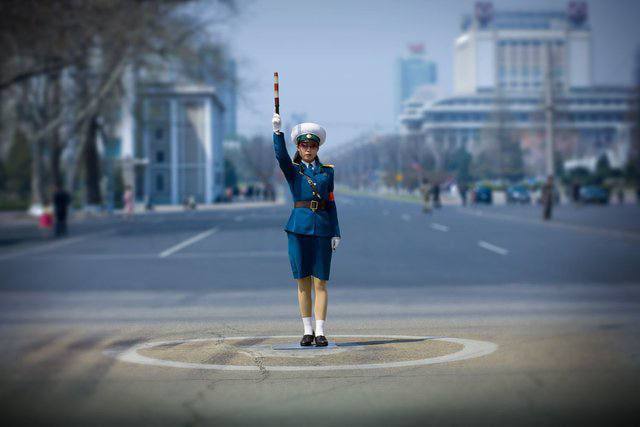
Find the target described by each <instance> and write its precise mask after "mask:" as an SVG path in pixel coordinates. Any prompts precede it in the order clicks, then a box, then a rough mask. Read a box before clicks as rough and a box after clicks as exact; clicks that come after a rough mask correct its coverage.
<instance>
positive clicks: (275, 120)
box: [271, 113, 282, 133]
mask: <svg viewBox="0 0 640 427" xmlns="http://www.w3.org/2000/svg"><path fill="white" fill-rule="evenodd" d="M271 123H272V124H273V131H274V132H275V133H278V132H280V125H281V124H282V120H280V114H277V113H276V114H274V115H273V119H271Z"/></svg>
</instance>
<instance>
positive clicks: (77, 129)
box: [0, 0, 235, 203]
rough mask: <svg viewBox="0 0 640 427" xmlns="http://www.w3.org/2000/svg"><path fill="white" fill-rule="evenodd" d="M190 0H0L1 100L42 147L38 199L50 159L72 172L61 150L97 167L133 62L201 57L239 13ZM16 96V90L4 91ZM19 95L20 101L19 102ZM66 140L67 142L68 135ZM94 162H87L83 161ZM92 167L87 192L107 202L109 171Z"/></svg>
mask: <svg viewBox="0 0 640 427" xmlns="http://www.w3.org/2000/svg"><path fill="white" fill-rule="evenodd" d="M198 3H199V2H197V1H189V0H158V1H131V0H92V1H81V0H47V1H44V0H40V1H38V0H4V1H3V2H0V49H2V53H3V54H2V55H0V91H2V92H3V97H2V98H0V102H5V100H7V99H9V100H11V101H13V102H14V103H15V104H16V108H17V110H18V114H17V117H18V120H17V123H16V124H15V126H16V127H17V128H19V129H20V131H21V133H22V134H23V135H24V138H25V139H26V141H27V143H28V144H29V145H31V151H32V168H31V170H32V176H31V183H32V191H31V196H32V200H33V201H34V202H38V201H39V200H40V199H41V198H42V193H43V186H44V184H43V180H44V177H45V173H44V172H45V171H44V168H45V162H43V156H45V153H46V155H49V156H50V161H49V162H48V164H49V167H50V169H51V176H52V179H53V181H54V182H59V181H61V180H62V171H61V170H60V168H59V167H60V155H61V153H62V151H63V150H65V149H69V150H68V152H69V153H71V154H72V158H71V160H70V163H71V165H72V167H71V168H70V170H68V171H67V177H66V178H67V182H68V183H73V181H74V178H75V171H76V170H82V169H85V170H89V169H94V168H97V167H98V165H97V161H96V159H97V156H95V155H93V154H92V153H93V152H95V151H96V150H95V148H96V147H95V146H93V145H95V143H96V136H97V134H98V131H99V129H100V127H102V126H106V127H108V126H109V123H106V122H107V120H106V118H107V117H109V116H112V117H114V116H116V115H115V114H112V113H113V109H114V108H117V105H118V102H119V100H120V99H121V97H122V96H123V94H124V87H123V86H124V85H123V83H122V79H123V75H124V73H125V70H127V69H129V68H131V67H133V68H136V67H140V66H143V65H144V64H145V63H148V62H153V63H158V62H165V63H170V62H176V61H177V62H179V61H184V60H185V58H188V59H189V60H193V61H196V60H197V59H198V55H197V52H198V49H199V47H200V46H202V45H204V44H207V43H208V44H209V45H211V41H210V40H211V39H210V37H209V35H210V34H209V32H208V31H207V30H206V26H207V25H209V24H211V23H215V22H220V21H221V20H224V18H225V13H226V12H235V5H234V2H233V1H232V0H221V1H216V2H210V3H207V5H206V8H200V9H199V10H195V9H194V8H195V7H196V6H197V5H198ZM4 95H7V96H4ZM17 99H19V101H18V102H15V100H17ZM63 141H64V142H63ZM79 162H80V163H82V162H84V166H85V167H84V168H81V167H76V166H77V163H79ZM92 174H93V173H89V174H87V175H86V176H87V178H88V179H89V181H88V182H87V195H88V196H89V199H90V200H89V201H90V202H91V203H94V202H99V201H100V198H101V197H100V193H99V187H98V186H97V185H96V184H95V183H96V181H98V182H99V179H97V180H96V179H94V178H95V177H92Z"/></svg>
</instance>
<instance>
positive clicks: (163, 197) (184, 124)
mask: <svg viewBox="0 0 640 427" xmlns="http://www.w3.org/2000/svg"><path fill="white" fill-rule="evenodd" d="M138 103H139V104H138V108H139V117H140V121H139V125H138V129H139V138H137V144H136V157H137V158H143V159H146V162H145V164H143V165H142V167H138V168H137V169H136V177H135V180H136V182H135V184H136V185H135V187H136V194H137V196H138V198H139V199H148V200H149V201H150V202H151V203H153V204H179V203H182V202H183V201H184V200H185V199H186V198H189V197H194V198H195V200H196V201H197V202H199V203H213V202H215V201H217V200H219V199H220V198H221V196H222V194H223V184H224V183H223V180H224V161H223V151H222V139H223V132H224V129H223V112H224V107H223V104H222V102H221V101H220V100H219V98H218V95H217V93H216V90H215V88H213V87H211V86H195V85H189V86H184V85H178V86H174V85H144V86H142V87H140V89H139V92H138Z"/></svg>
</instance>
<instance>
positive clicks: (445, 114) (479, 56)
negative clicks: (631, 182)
mask: <svg viewBox="0 0 640 427" xmlns="http://www.w3.org/2000/svg"><path fill="white" fill-rule="evenodd" d="M454 50H455V53H454V57H455V61H454V67H455V69H454V92H455V93H454V95H453V96H451V97H448V98H441V99H439V100H436V101H431V102H424V101H421V100H419V99H412V100H410V101H409V102H408V103H407V105H409V106H410V107H411V108H408V109H407V110H406V112H405V114H403V115H401V116H400V118H399V120H400V123H401V129H402V130H403V132H404V133H405V134H406V135H410V136H412V137H414V138H424V139H425V143H426V144H427V145H429V146H431V147H435V149H436V150H439V151H440V153H439V154H440V155H439V156H436V157H438V158H443V157H444V156H445V155H446V153H448V152H449V153H450V152H452V151H454V150H457V149H458V148H459V147H461V146H463V147H465V148H466V149H467V150H468V151H470V152H471V153H477V152H478V151H479V150H482V144H481V139H482V135H483V131H485V130H487V129H495V128H497V127H498V126H500V127H501V128H505V129H508V130H509V131H510V132H512V133H513V134H515V135H517V138H518V140H519V142H520V146H521V148H522V149H523V153H524V161H525V168H526V172H527V173H529V174H542V173H544V158H543V157H544V144H545V128H544V126H545V121H544V93H543V89H544V86H545V75H546V71H547V66H548V67H549V70H550V76H552V81H553V95H554V100H555V102H554V109H555V122H554V129H555V130H556V134H555V138H554V139H555V149H556V150H557V151H559V152H560V153H561V155H562V157H563V159H565V160H571V159H573V161H574V162H573V163H572V162H571V161H569V162H568V163H567V164H568V165H572V164H576V163H575V160H576V159H581V158H593V157H596V158H597V157H598V156H600V155H602V154H605V155H607V156H610V158H609V160H610V161H611V163H612V165H613V166H617V167H619V166H622V165H623V163H624V162H625V161H626V158H625V155H626V154H625V153H627V152H628V150H629V146H630V132H629V129H630V126H631V123H630V111H631V107H632V105H633V99H634V95H633V91H632V90H631V89H630V88H623V87H597V86H594V85H593V81H592V45H591V30H590V28H589V25H588V21H587V8H586V4H585V3H584V2H571V3H569V5H568V7H567V10H566V11H562V10H560V11H529V12H527V11H513V12H511V11H499V12H495V11H494V10H493V6H492V4H491V3H489V2H479V3H477V4H476V6H475V14H474V15H473V16H467V17H464V19H463V24H462V33H461V34H460V36H459V37H457V38H456V40H455V43H454ZM498 117H499V119H498ZM485 134H486V133H485ZM610 153H615V155H610Z"/></svg>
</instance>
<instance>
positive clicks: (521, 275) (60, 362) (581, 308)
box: [0, 195, 640, 425]
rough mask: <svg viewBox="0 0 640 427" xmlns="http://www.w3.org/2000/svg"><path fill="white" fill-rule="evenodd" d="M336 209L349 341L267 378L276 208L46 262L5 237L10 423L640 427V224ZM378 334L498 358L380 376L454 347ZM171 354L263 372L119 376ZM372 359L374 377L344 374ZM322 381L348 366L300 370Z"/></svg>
mask: <svg viewBox="0 0 640 427" xmlns="http://www.w3.org/2000/svg"><path fill="white" fill-rule="evenodd" d="M337 201H338V213H339V218H340V227H341V231H342V237H343V239H342V242H341V244H340V247H339V248H338V250H337V252H336V253H335V254H334V258H333V263H332V273H331V280H330V283H329V292H330V293H329V295H330V305H329V314H328V319H327V333H328V336H329V339H330V340H332V336H336V337H337V335H345V337H344V338H336V339H334V341H340V342H339V343H338V344H340V343H342V344H343V345H342V348H343V349H346V350H345V351H344V352H343V353H340V354H334V355H332V354H326V355H324V354H319V355H318V354H317V353H316V354H315V355H313V354H312V357H307V356H306V355H305V356H304V357H297V356H295V355H293V356H292V357H289V356H287V357H289V358H288V359H287V357H281V358H279V359H277V360H278V362H277V363H276V362H275V361H276V359H273V360H272V359H270V356H269V354H265V353H261V352H260V351H262V350H264V348H266V347H268V345H267V344H268V343H269V342H270V341H268V340H269V339H270V340H272V341H274V340H275V341H278V340H279V341H282V342H293V341H295V339H290V338H266V337H273V336H283V335H294V336H295V335H299V334H300V333H301V325H300V321H299V317H298V316H299V314H298V312H297V300H296V294H295V284H294V282H293V279H292V278H291V272H290V268H289V264H288V259H287V254H286V236H285V233H284V231H283V230H282V226H283V224H284V223H285V221H286V218H287V215H288V211H289V208H288V204H286V205H284V206H274V207H270V208H259V209H245V210H239V211H234V210H224V211H209V212H193V213H174V214H150V215H142V216H137V217H136V218H135V219H134V220H133V221H129V222H125V221H119V220H109V221H102V222H96V223H92V224H91V225H90V226H88V225H83V226H81V227H76V229H75V230H74V228H73V225H72V227H71V230H72V234H71V236H70V237H69V238H66V239H63V240H60V241H54V242H46V243H42V242H34V241H33V240H26V241H24V242H22V243H20V242H19V239H18V238H16V237H12V239H7V240H6V242H10V243H11V244H9V243H7V244H5V245H4V246H2V247H1V248H0V269H1V271H2V279H1V282H0V308H1V310H0V340H1V342H2V347H3V352H1V354H0V375H1V378H2V381H1V383H0V397H1V400H0V401H1V402H2V411H1V413H2V414H3V415H4V416H5V417H6V418H7V419H11V420H12V421H13V422H14V423H15V424H24V425H37V424H43V425H51V424H54V425H58V424H63V425H89V424H102V425H115V424H118V425H123V424H126V425H129V424H136V425H226V424H229V425H243V424H248V423H261V424H267V425H298V424H301V423H304V424H312V425H332V424H346V423H349V424H353V425H389V424H393V425H415V424H454V425H455V424H461V425H464V424H471V423H473V424H485V425H495V424H509V425H513V424H517V425H524V424H528V425H541V424H542V425H544V424H547V425H559V424H563V425H567V424H580V425H584V424H599V425H602V424H608V425H622V424H629V425H633V424H636V425H637V424H638V423H639V422H640V417H639V415H638V409H637V408H638V407H640V406H639V404H640V392H639V391H638V390H639V388H638V384H640V334H639V332H640V331H639V329H640V322H639V320H640V287H639V286H638V285H639V283H640V263H639V262H638V260H640V257H639V255H640V207H638V206H609V207H600V206H593V207H580V208H576V207H572V206H566V207H564V206H563V207H560V208H558V209H557V211H556V212H555V217H554V218H555V219H554V220H553V221H552V222H550V223H543V222H542V221H541V220H540V219H539V217H540V211H539V209H538V208H536V207H531V206H528V207H522V206H514V207H511V206H500V207H467V208H461V207H454V206H447V207H445V208H442V209H440V210H437V211H436V212H435V213H434V214H432V215H425V214H423V213H421V212H420V207H419V206H418V205H415V204H411V203H406V202H391V201H387V200H383V199H377V198H368V197H359V196H358V197H356V196H340V195H338V200H337ZM74 231H75V233H74ZM16 242H17V243H16ZM365 335H374V336H378V337H380V338H375V339H374V338H363V337H362V336H365ZM389 336H412V337H445V338H447V337H448V338H454V339H466V340H476V341H480V342H484V343H490V344H493V345H496V346H497V348H495V351H492V352H490V354H485V355H482V356H479V357H474V358H469V359H465V360H451V361H448V360H444V361H442V362H441V363H435V364H428V365H412V366H394V365H393V364H394V363H396V362H399V361H412V360H415V359H416V358H419V357H427V356H428V357H439V356H445V359H446V357H448V356H446V355H449V354H453V353H455V351H457V350H459V348H456V347H455V345H454V344H451V343H450V344H445V343H443V342H442V341H438V340H424V339H423V340H418V339H407V338H398V337H396V338H388V337H389ZM229 337H258V338H252V339H248V340H244V341H243V342H241V343H236V342H234V341H233V340H232V339H230V338H229ZM384 337H387V338H384ZM184 339H207V340H209V341H207V344H206V345H205V344H203V347H199V348H195V347H193V345H192V344H189V343H185V342H179V343H165V344H163V345H159V346H158V347H156V348H153V349H150V350H148V351H149V354H148V356H150V357H152V358H155V359H154V360H164V361H167V360H168V361H171V362H170V363H174V362H175V363H182V362H190V363H200V364H209V365H214V364H221V365H225V366H226V365H234V364H236V363H239V364H241V363H245V362H241V361H240V360H241V357H240V356H239V355H240V354H241V353H242V354H245V355H246V354H250V355H253V356H251V357H250V358H249V359H247V360H248V362H246V363H247V364H248V366H249V367H250V368H252V369H255V370H254V371H225V370H217V369H205V368H202V369H198V368H196V369H189V368H186V367H176V366H169V365H170V364H169V365H167V366H156V365H153V364H136V363H129V362H126V361H123V360H120V359H118V358H117V357H118V356H121V355H123V354H125V352H126V351H127V350H130V349H131V347H132V346H134V345H143V344H145V343H148V342H155V341H171V340H184ZM366 340H369V342H364V341H366ZM275 341H274V342H275ZM190 345H191V346H192V347H189V346H190ZM261 349H262V350H261ZM145 351H147V350H145ZM141 353H143V352H141ZM309 354H311V353H309ZM418 355H422V356H418ZM243 357H244V356H243ZM364 361H367V362H366V363H369V362H371V361H373V362H375V363H379V364H385V363H386V364H388V365H385V366H383V367H381V368H380V369H361V368H356V367H355V366H356V365H362V364H364V363H365V362H364ZM271 362H273V363H271ZM336 364H341V366H343V367H346V368H343V369H340V370H332V369H327V370H310V369H305V367H310V366H316V367H318V366H320V367H322V366H326V365H331V366H335V365H336ZM275 365H278V366H285V367H291V366H297V367H298V368H296V370H291V371H283V372H281V371H275V370H272V369H269V367H270V366H275ZM351 366H354V368H351Z"/></svg>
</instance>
